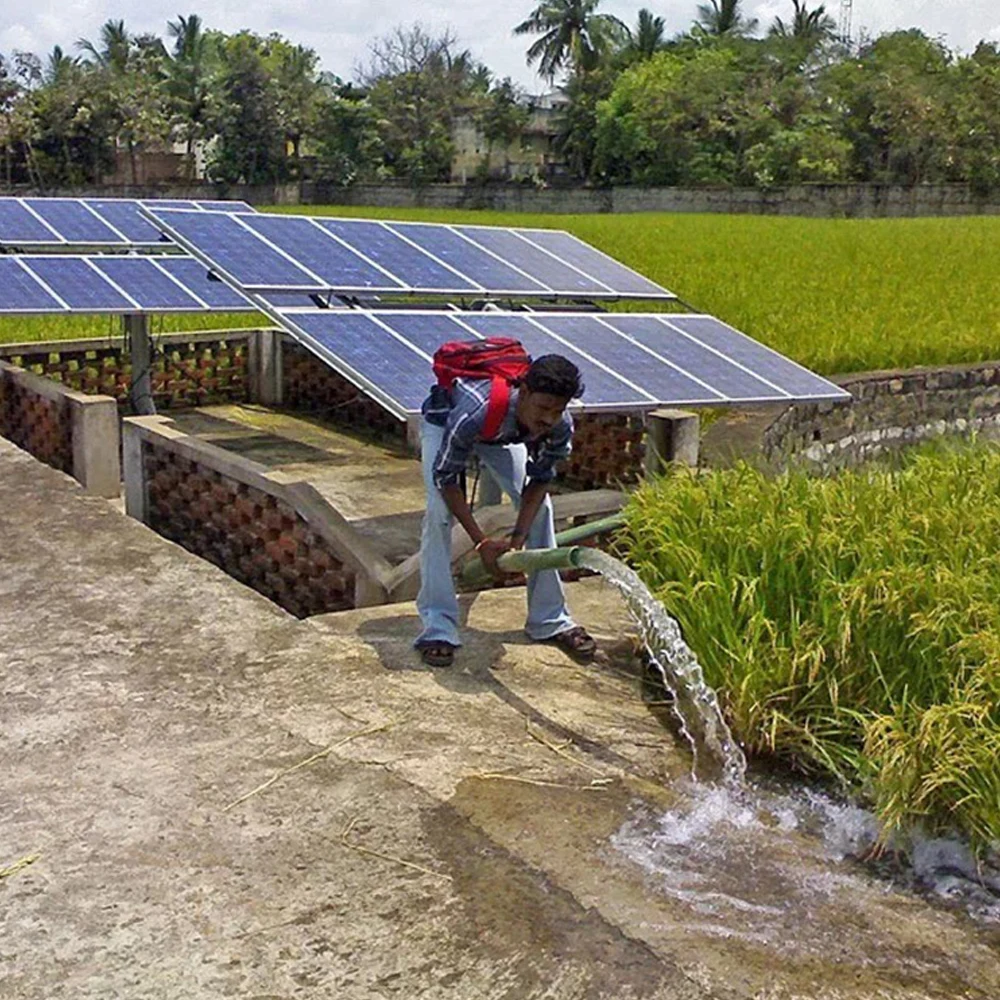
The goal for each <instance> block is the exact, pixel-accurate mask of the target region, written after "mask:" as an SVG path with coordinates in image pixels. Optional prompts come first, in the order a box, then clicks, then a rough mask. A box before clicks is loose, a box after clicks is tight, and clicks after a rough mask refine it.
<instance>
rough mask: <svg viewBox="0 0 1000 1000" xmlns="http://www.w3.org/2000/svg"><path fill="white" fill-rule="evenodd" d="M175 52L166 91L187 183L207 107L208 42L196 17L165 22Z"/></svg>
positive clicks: (168, 65)
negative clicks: (179, 137)
mask: <svg viewBox="0 0 1000 1000" xmlns="http://www.w3.org/2000/svg"><path fill="white" fill-rule="evenodd" d="M167 31H168V32H169V34H170V36H171V38H173V40H174V51H173V53H172V55H171V56H170V58H169V62H168V63H167V80H168V84H167V87H168V91H169V93H170V97H171V99H172V101H173V104H174V110H175V114H176V115H177V118H178V119H179V120H180V127H181V135H182V136H183V137H184V141H185V143H186V146H187V149H186V152H185V164H186V170H187V173H188V179H189V180H190V179H193V177H194V144H195V142H196V141H197V140H198V139H199V138H201V136H202V133H203V131H204V126H205V119H206V118H207V117H208V104H209V69H208V56H209V40H208V35H206V34H205V32H204V30H203V29H202V21H201V18H200V17H199V16H198V15H197V14H192V15H191V16H190V17H183V16H179V17H178V18H177V20H176V21H168V22H167Z"/></svg>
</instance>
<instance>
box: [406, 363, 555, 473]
mask: <svg viewBox="0 0 1000 1000" xmlns="http://www.w3.org/2000/svg"><path fill="white" fill-rule="evenodd" d="M517 396H518V392H517V388H516V387H514V388H512V389H511V391H510V402H509V403H508V406H507V413H506V414H505V415H504V418H503V422H502V423H501V424H500V433H499V434H497V436H496V437H495V438H491V439H490V440H489V441H487V442H485V443H486V444H497V445H505V444H521V443H524V444H526V445H527V446H528V467H527V477H528V479H529V480H530V481H531V482H535V483H547V482H550V481H551V480H552V479H553V478H554V477H555V474H556V468H555V467H556V463H557V462H561V461H563V460H564V459H567V458H569V454H570V451H571V450H572V446H573V418H572V417H571V416H570V415H569V413H568V412H565V411H564V412H563V416H562V420H560V421H559V423H557V424H556V425H555V427H553V428H552V430H550V431H549V432H548V434H546V435H545V436H544V437H541V438H536V439H535V440H530V439H529V438H528V435H527V434H526V433H524V431H523V430H522V429H521V428H520V426H519V425H518V422H517ZM489 400H490V379H488V378H487V379H457V380H456V381H455V384H454V386H453V387H452V388H451V391H449V390H447V389H444V388H443V387H441V386H434V387H433V388H432V389H431V393H430V395H429V396H428V397H427V399H426V400H425V401H424V405H423V407H422V410H423V414H424V418H425V419H426V420H427V421H428V423H432V424H437V425H438V426H439V427H444V428H445V435H444V440H443V441H442V443H441V450H440V451H439V452H438V455H437V458H436V459H435V460H434V485H435V486H437V488H438V489H441V488H442V487H443V486H457V485H459V483H460V481H461V477H462V473H463V472H464V471H465V468H466V466H467V465H468V462H469V458H470V457H471V455H472V450H473V448H474V447H475V445H476V444H479V443H483V439H482V436H481V435H482V430H483V424H484V423H485V422H486V410H487V407H488V405H489Z"/></svg>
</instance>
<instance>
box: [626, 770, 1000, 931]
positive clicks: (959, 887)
mask: <svg viewBox="0 0 1000 1000" xmlns="http://www.w3.org/2000/svg"><path fill="white" fill-rule="evenodd" d="M678 791H679V793H680V796H681V798H680V801H679V802H678V804H677V805H676V806H675V807H674V808H672V809H670V810H668V811H666V812H662V813H655V814H654V813H652V812H651V811H650V810H648V809H645V808H643V809H639V810H637V811H636V812H635V813H634V814H633V815H632V816H631V817H630V818H629V819H628V820H627V821H626V822H625V823H624V824H623V825H622V827H621V828H620V829H619V830H618V831H617V832H616V833H615V834H614V835H613V836H612V838H611V846H612V847H613V848H614V849H615V850H616V851H617V852H618V853H619V854H621V855H623V856H624V857H626V858H628V860H629V861H631V862H632V863H633V864H635V865H638V866H639V867H640V868H641V869H642V870H643V871H645V872H646V873H647V874H648V875H650V876H653V877H655V878H656V879H657V881H658V883H659V886H660V890H661V891H662V892H663V893H665V894H666V895H668V896H671V897H672V898H674V899H677V900H678V901H679V902H682V903H684V904H685V905H686V906H688V907H689V908H690V909H691V911H692V913H694V914H696V915H698V918H699V919H701V920H703V921H717V922H718V926H719V928H720V931H719V932H720V933H721V928H723V927H724V928H726V929H727V933H730V934H737V935H752V936H753V939H755V940H757V939H761V938H762V937H763V938H764V939H768V940H780V939H781V938H782V936H783V935H785V934H786V932H787V921H788V919H789V917H790V915H792V916H794V915H795V914H800V915H801V916H802V919H803V921H805V920H806V917H807V915H808V914H809V913H810V912H811V908H812V907H813V906H814V904H816V902H817V901H819V900H825V901H827V902H835V901H836V900H838V899H839V900H841V901H844V900H847V901H848V903H845V905H849V900H850V899H851V898H854V897H857V895H858V894H859V893H871V894H874V895H875V896H878V895H879V894H885V893H892V892H893V891H902V892H904V893H916V894H918V895H920V896H922V897H924V898H927V899H930V900H932V901H934V902H935V903H937V904H938V905H942V906H944V907H946V908H948V909H951V910H956V911H959V912H964V913H965V914H966V915H968V916H969V917H971V918H972V920H974V921H975V922H976V923H977V924H979V925H980V926H982V925H986V926H989V927H997V926H1000V853H998V852H997V851H995V852H994V853H993V854H992V855H990V856H989V857H987V858H981V859H978V860H977V859H976V858H975V856H974V855H973V853H972V851H971V850H970V849H969V846H968V844H966V843H964V842H962V841H961V840H959V839H957V838H942V837H929V836H927V835H925V834H923V833H921V832H920V831H919V830H912V831H909V832H908V833H907V835H906V837H905V842H903V841H902V840H901V842H900V843H899V844H896V845H891V847H890V850H889V852H888V853H887V854H886V855H885V856H883V858H882V859H881V860H879V861H873V860H871V856H872V850H873V848H874V847H875V846H876V843H877V841H878V834H879V826H878V821H877V819H876V817H875V815H874V814H873V813H871V812H869V811H868V810H865V809H862V808H861V807H859V806H857V805H854V804H852V803H850V802H844V801H842V800H839V799H836V798H834V797H832V796H830V795H827V794H824V793H822V792H819V791H816V790H813V789H808V788H798V789H792V790H788V789H783V790H774V789H769V788H763V787H756V786H754V785H750V784H748V785H745V786H743V787H742V788H727V787H724V786H718V785H715V786H710V785H705V784H699V783H692V784H690V785H686V786H684V787H681V788H680V789H678ZM751 913H752V914H755V915H756V917H755V919H754V920H753V921H751V922H750V923H749V924H747V925H746V926H745V927H743V926H742V925H741V924H740V922H739V919H738V915H739V914H745V915H746V914H751ZM803 926H804V924H803ZM817 933H818V932H817Z"/></svg>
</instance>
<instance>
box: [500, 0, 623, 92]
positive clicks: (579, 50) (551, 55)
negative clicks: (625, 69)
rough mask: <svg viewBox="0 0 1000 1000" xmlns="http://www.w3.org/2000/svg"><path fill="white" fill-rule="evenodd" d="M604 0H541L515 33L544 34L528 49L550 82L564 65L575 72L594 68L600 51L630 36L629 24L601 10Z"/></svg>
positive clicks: (531, 58)
mask: <svg viewBox="0 0 1000 1000" xmlns="http://www.w3.org/2000/svg"><path fill="white" fill-rule="evenodd" d="M600 3H601V0H542V3H540V4H539V5H538V6H537V7H536V8H535V9H534V10H533V11H532V12H531V14H529V15H528V18H527V20H525V21H522V22H521V23H520V24H519V25H518V26H517V27H516V28H515V29H514V34H515V35H528V34H532V35H541V36H542V37H541V38H539V39H538V40H537V41H536V42H534V44H532V46H531V47H530V48H529V49H528V65H529V66H531V65H532V64H533V63H535V62H537V63H538V71H539V72H540V73H541V75H542V76H544V77H547V78H548V80H549V81H550V82H551V81H552V80H553V79H554V78H555V75H556V74H557V73H558V72H559V71H560V70H561V69H563V68H564V67H566V66H571V67H572V68H573V71H574V72H575V73H584V72H586V71H587V70H591V69H594V68H595V67H596V66H597V64H598V62H599V61H600V57H601V55H602V54H603V53H604V52H605V51H606V50H607V49H608V48H609V47H610V46H611V45H613V44H614V43H615V42H618V41H620V40H622V39H624V38H627V37H628V28H626V27H625V24H624V23H623V22H622V21H621V20H619V18H617V17H615V16H614V15H613V14H598V13H596V11H597V8H598V7H599V6H600Z"/></svg>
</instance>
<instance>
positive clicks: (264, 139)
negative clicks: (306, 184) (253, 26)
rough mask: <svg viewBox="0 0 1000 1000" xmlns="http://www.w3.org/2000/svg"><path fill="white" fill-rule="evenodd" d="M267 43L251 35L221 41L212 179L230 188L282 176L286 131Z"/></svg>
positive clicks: (284, 163) (279, 178) (284, 168)
mask: <svg viewBox="0 0 1000 1000" xmlns="http://www.w3.org/2000/svg"><path fill="white" fill-rule="evenodd" d="M268 54H269V47H268V43H267V41H266V40H265V39H262V38H260V36H258V35H255V34H254V33H253V32H250V31H241V32H239V34H236V35H231V36H229V37H226V38H223V39H222V40H221V41H220V45H219V55H220V59H221V68H220V74H219V79H218V85H217V90H218V102H217V111H216V114H215V119H214V123H213V124H214V126H215V129H216V132H217V134H218V140H219V141H218V146H217V147H216V151H215V156H214V158H213V160H212V163H211V165H210V168H209V170H210V174H211V176H212V177H213V178H214V179H216V180H220V181H223V182H225V183H228V184H238V183H241V182H242V183H244V184H267V183H273V182H275V181H282V180H284V179H285V177H286V162H285V149H284V141H283V140H284V129H283V128H282V123H281V117H280V113H279V109H278V94H277V89H276V88H275V87H274V85H273V81H272V77H271V73H270V72H269V70H268V67H267V62H266V60H267V56H268Z"/></svg>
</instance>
